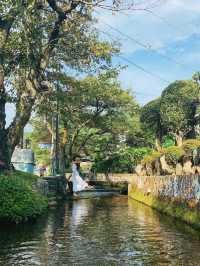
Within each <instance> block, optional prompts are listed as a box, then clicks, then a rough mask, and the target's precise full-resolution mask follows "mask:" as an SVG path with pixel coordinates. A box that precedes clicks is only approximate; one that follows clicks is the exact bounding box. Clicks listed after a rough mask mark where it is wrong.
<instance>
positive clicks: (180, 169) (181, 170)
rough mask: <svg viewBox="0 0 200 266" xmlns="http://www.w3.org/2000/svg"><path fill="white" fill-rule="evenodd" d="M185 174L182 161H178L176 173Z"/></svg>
mask: <svg viewBox="0 0 200 266" xmlns="http://www.w3.org/2000/svg"><path fill="white" fill-rule="evenodd" d="M182 174H183V167H182V165H181V164H180V163H177V165H176V175H182Z"/></svg>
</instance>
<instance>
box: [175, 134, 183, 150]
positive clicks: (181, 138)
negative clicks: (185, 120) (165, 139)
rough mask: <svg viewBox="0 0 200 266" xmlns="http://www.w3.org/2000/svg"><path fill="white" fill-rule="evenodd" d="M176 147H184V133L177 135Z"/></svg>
mask: <svg viewBox="0 0 200 266" xmlns="http://www.w3.org/2000/svg"><path fill="white" fill-rule="evenodd" d="M175 137H176V145H177V146H178V147H181V146H182V145H183V133H182V132H178V133H177V134H176V135H175Z"/></svg>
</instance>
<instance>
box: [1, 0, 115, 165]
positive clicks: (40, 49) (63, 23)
mask: <svg viewBox="0 0 200 266" xmlns="http://www.w3.org/2000/svg"><path fill="white" fill-rule="evenodd" d="M95 5H98V1H97V2H95V1H93V2H77V1H74V0H70V1H61V0H58V1H56V0H47V1H43V0H41V1H37V0H35V1H31V0H30V1H28V0H24V1H12V0H7V1H2V2H1V4H0V14H1V16H0V139H1V141H0V161H1V162H2V163H3V164H4V167H5V168H9V163H10V159H11V155H12V152H13V150H14V148H15V146H16V145H17V144H18V143H19V139H20V136H21V134H22V131H23V128H24V126H25V125H26V123H27V122H28V120H29V118H30V116H31V112H32V110H33V107H34V105H35V103H36V101H38V98H40V97H41V96H44V95H45V97H46V92H47V91H49V90H51V89H52V87H51V84H50V83H49V80H48V73H49V72H50V71H51V70H52V69H54V68H56V69H59V70H63V69H64V68H65V71H66V68H67V67H68V68H73V69H76V70H80V69H81V70H83V69H84V67H85V68H89V65H91V68H92V67H95V65H101V67H104V66H105V64H101V63H103V62H108V61H110V58H111V54H112V52H114V50H113V49H112V48H113V47H111V46H110V45H109V44H108V43H106V42H101V43H100V42H99V41H98V39H97V34H96V33H95V32H94V31H93V32H92V30H91V27H90V23H91V22H90V21H91V15H90V14H91V7H92V6H95ZM102 5H103V3H102ZM10 101H11V102H13V103H15V106H16V116H15V118H14V119H13V122H12V123H11V125H10V126H9V127H8V128H6V127H5V124H6V115H5V105H6V103H7V102H10Z"/></svg>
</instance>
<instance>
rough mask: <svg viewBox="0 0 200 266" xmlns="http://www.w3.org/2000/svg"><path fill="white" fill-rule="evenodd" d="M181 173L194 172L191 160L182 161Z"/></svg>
mask: <svg viewBox="0 0 200 266" xmlns="http://www.w3.org/2000/svg"><path fill="white" fill-rule="evenodd" d="M183 173H184V174H186V175H189V174H195V170H194V168H193V167H192V162H191V160H189V159H188V160H186V161H185V162H184V163H183Z"/></svg>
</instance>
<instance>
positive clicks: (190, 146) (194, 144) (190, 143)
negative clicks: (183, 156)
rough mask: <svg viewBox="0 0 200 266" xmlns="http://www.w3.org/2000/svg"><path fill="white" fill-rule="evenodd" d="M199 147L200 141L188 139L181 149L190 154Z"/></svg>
mask: <svg viewBox="0 0 200 266" xmlns="http://www.w3.org/2000/svg"><path fill="white" fill-rule="evenodd" d="M199 147H200V140H198V139H188V140H185V141H184V142H183V149H184V151H186V152H192V151H194V150H195V149H197V148H199Z"/></svg>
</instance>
